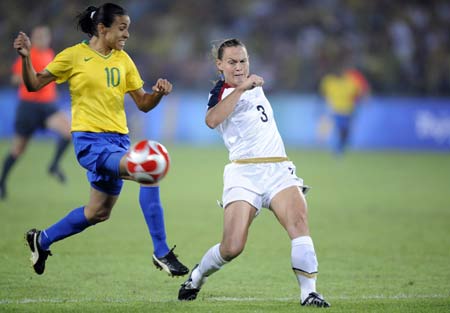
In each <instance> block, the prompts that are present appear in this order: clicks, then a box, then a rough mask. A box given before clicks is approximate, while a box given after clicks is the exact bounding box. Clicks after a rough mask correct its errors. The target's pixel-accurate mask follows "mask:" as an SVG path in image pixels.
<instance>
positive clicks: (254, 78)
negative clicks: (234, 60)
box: [205, 74, 264, 128]
mask: <svg viewBox="0 0 450 313" xmlns="http://www.w3.org/2000/svg"><path fill="white" fill-rule="evenodd" d="M263 84H264V79H263V78H262V77H261V76H258V75H255V74H252V75H250V76H249V77H248V78H247V79H246V80H244V81H243V82H242V83H241V84H240V85H239V86H236V88H235V89H234V90H233V92H231V93H230V94H229V95H228V96H227V97H226V98H224V99H222V100H221V101H220V102H219V103H217V105H215V106H214V107H212V108H211V109H209V110H208V111H207V112H206V117H205V122H206V125H208V127H209V128H216V127H217V126H218V125H219V124H220V123H222V122H223V121H224V120H226V119H227V118H228V116H229V115H230V114H231V113H232V112H233V110H234V108H235V106H236V104H237V102H238V101H239V98H240V97H241V95H242V94H243V93H244V92H246V91H247V90H250V89H253V88H255V87H258V86H262V85H263Z"/></svg>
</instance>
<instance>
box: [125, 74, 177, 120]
mask: <svg viewBox="0 0 450 313" xmlns="http://www.w3.org/2000/svg"><path fill="white" fill-rule="evenodd" d="M152 91H153V92H152V93H147V92H146V91H145V90H144V89H143V88H140V89H137V90H133V91H130V92H129V94H130V96H131V98H133V100H134V102H135V103H136V106H137V107H138V108H139V110H141V111H143V112H148V111H150V110H152V109H153V108H155V107H156V106H157V105H158V104H159V102H160V101H161V98H162V97H163V96H166V95H168V94H169V93H170V92H172V84H171V83H170V82H169V81H168V80H167V79H163V78H159V79H158V80H157V81H156V83H155V85H153V87H152Z"/></svg>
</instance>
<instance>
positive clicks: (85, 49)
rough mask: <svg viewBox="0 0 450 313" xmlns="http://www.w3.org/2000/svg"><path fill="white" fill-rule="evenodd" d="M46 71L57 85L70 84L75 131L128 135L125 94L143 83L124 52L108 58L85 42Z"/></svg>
mask: <svg viewBox="0 0 450 313" xmlns="http://www.w3.org/2000/svg"><path fill="white" fill-rule="evenodd" d="M46 70H47V71H48V72H49V73H50V74H52V75H53V76H55V77H56V83H58V84H61V83H63V82H66V81H67V82H68V83H69V89H70V95H71V98H72V127H71V130H72V131H86V132H95V133H102V132H112V133H120V134H127V133H128V126H127V120H126V115H125V94H126V93H127V92H129V91H132V90H136V89H139V88H142V86H143V85H144V82H143V81H142V79H141V76H140V75H139V72H138V70H137V68H136V65H135V64H134V62H133V60H131V58H130V56H129V55H128V54H127V53H126V52H125V51H123V50H113V51H111V53H110V54H108V55H106V56H105V55H102V54H100V53H98V52H97V51H95V50H93V49H91V48H90V47H89V45H88V42H87V41H83V42H82V43H79V44H76V45H74V46H72V47H69V48H67V49H65V50H63V51H62V52H60V53H59V54H57V55H56V57H55V58H54V59H53V61H52V62H50V63H49V64H48V65H47V67H46Z"/></svg>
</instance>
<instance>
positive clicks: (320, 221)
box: [0, 141, 450, 313]
mask: <svg viewBox="0 0 450 313" xmlns="http://www.w3.org/2000/svg"><path fill="white" fill-rule="evenodd" d="M8 147H9V144H8V143H7V142H5V141H2V142H0V154H1V155H0V157H1V158H3V156H4V154H5V153H6V151H7V149H8ZM168 148H169V151H170V152H171V157H172V169H171V171H170V173H169V174H168V176H167V177H166V179H165V180H164V181H163V182H162V195H161V196H162V200H163V203H164V207H165V214H166V227H167V233H168V241H169V244H170V245H173V244H176V245H177V248H176V250H175V251H176V252H177V253H178V254H179V255H180V259H181V260H182V261H183V262H185V263H186V264H187V265H189V266H190V267H192V266H193V265H195V264H196V263H197V262H198V261H199V260H200V257H201V256H202V255H203V253H204V252H205V251H206V249H208V248H209V247H210V246H212V245H213V244H215V243H217V242H218V241H219V240H220V238H221V231H222V211H221V209H219V208H218V207H217V205H216V199H219V198H220V196H221V192H222V170H223V166H224V165H225V164H226V162H227V156H226V151H225V149H224V148H223V147H209V148H194V147H181V146H168ZM52 149H53V146H52V145H50V143H48V142H45V141H44V142H36V141H35V142H33V143H32V144H31V146H30V147H29V151H27V153H26V154H25V155H24V157H23V159H22V160H20V162H19V163H18V164H17V166H16V167H15V169H14V171H13V172H12V174H11V176H10V181H9V185H8V187H9V198H8V199H7V200H6V201H3V202H0V226H1V227H0V249H1V250H0V251H1V254H0V312H26V311H29V312H34V313H36V312H196V313H198V312H280V313H283V312H309V311H312V310H315V309H313V308H302V307H300V306H299V304H298V294H299V291H298V286H297V283H296V279H295V277H294V275H293V274H292V271H291V269H290V257H289V255H290V242H289V240H288V238H287V235H286V234H285V232H284V231H283V230H282V228H281V227H280V226H279V225H278V223H277V222H276V220H275V218H274V217H273V216H272V214H271V213H270V212H269V211H267V210H264V211H263V213H262V214H261V215H260V216H259V217H258V218H257V219H256V220H255V222H254V224H253V225H252V228H251V233H250V237H249V242H248V245H247V247H246V250H245V251H244V253H243V254H242V255H241V256H240V257H239V258H238V259H236V260H235V261H233V262H232V263H230V264H228V265H226V266H225V267H224V268H223V269H222V270H221V271H220V272H218V273H216V274H215V275H214V276H212V277H211V278H210V280H209V281H208V283H207V284H206V285H205V286H204V288H203V289H202V291H201V293H200V294H199V298H198V300H196V301H194V302H190V303H184V302H179V301H177V300H176V298H177V293H178V288H179V285H180V284H181V283H182V282H183V281H184V279H182V278H178V279H177V278H171V277H169V276H167V275H165V274H164V273H162V272H159V271H157V270H156V269H155V268H154V267H153V265H152V264H151V254H152V245H151V240H150V236H149V234H148V233H147V229H146V226H145V222H144V219H143V217H142V213H141V212H140V208H139V205H138V200H137V199H138V198H137V195H138V190H139V188H138V185H137V184H133V183H130V182H126V183H125V185H124V189H123V192H122V195H121V198H120V199H119V201H118V203H117V205H116V207H115V208H114V210H113V214H112V216H111V219H110V220H109V221H108V222H106V223H103V224H99V225H97V226H95V227H91V228H89V229H87V230H86V231H84V232H83V233H81V234H79V235H77V236H74V237H70V238H68V239H66V240H64V241H62V242H58V243H55V244H54V245H53V246H52V251H53V256H52V257H50V258H49V261H48V262H47V270H46V272H45V274H44V275H42V276H37V275H35V274H34V272H33V271H32V269H31V267H30V263H29V251H28V250H27V248H26V247H25V245H24V241H23V234H24V232H25V231H26V230H27V229H29V228H32V227H37V228H45V227H47V226H49V225H50V224H52V223H54V222H56V221H57V220H58V219H60V218H61V217H63V216H64V215H66V214H67V213H68V212H69V210H71V209H73V208H75V207H78V206H81V205H83V204H85V203H86V201H87V197H88V190H89V186H88V184H87V182H86V179H85V173H84V170H83V169H82V168H81V167H80V166H79V165H78V164H77V163H76V160H75V158H74V156H73V152H72V151H69V153H67V155H66V156H65V158H64V162H63V166H64V169H65V170H66V171H67V173H68V177H69V182H68V184H67V185H65V186H62V185H59V184H58V183H57V182H56V181H54V180H52V179H51V178H49V177H48V176H47V174H46V171H45V169H46V167H47V162H48V160H49V159H50V156H51V153H52ZM288 151H289V156H290V158H291V159H292V160H293V161H294V162H295V163H296V165H297V174H298V175H299V176H300V177H302V178H304V180H305V182H306V183H307V184H309V185H311V186H312V187H313V189H312V190H311V191H310V193H309V194H308V197H307V198H308V203H309V209H310V227H311V230H312V236H313V239H314V242H315V247H316V252H317V254H318V258H319V263H320V266H319V271H320V275H319V278H318V283H317V285H318V290H319V292H321V293H322V294H323V295H324V296H325V297H326V298H327V299H328V300H329V301H330V302H331V304H332V307H331V308H330V309H328V312H450V156H449V155H448V154H425V153H412V152H411V153H396V152H385V153H381V152H376V153H369V152H350V153H349V154H347V155H346V156H345V157H344V158H342V159H339V160H337V159H334V158H333V157H332V156H330V155H329V154H328V153H326V152H317V151H315V152H312V151H302V150H293V149H291V150H289V149H288Z"/></svg>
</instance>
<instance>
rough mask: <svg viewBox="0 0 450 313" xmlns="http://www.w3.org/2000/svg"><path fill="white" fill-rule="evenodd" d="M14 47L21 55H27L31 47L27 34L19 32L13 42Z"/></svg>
mask: <svg viewBox="0 0 450 313" xmlns="http://www.w3.org/2000/svg"><path fill="white" fill-rule="evenodd" d="M13 47H14V49H16V50H17V52H18V53H19V54H20V55H22V56H28V55H29V53H30V49H31V41H30V38H28V36H27V34H25V33H24V32H19V34H18V35H17V37H16V39H14V44H13Z"/></svg>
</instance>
